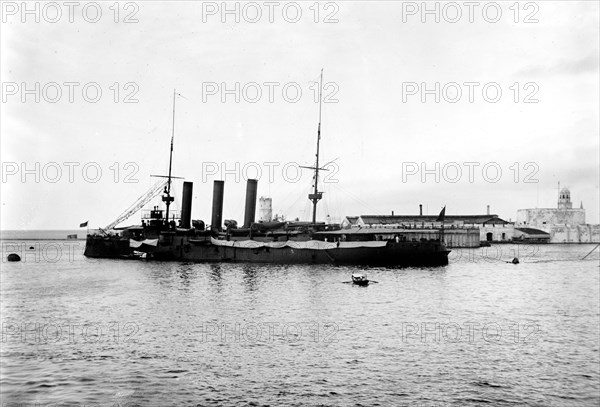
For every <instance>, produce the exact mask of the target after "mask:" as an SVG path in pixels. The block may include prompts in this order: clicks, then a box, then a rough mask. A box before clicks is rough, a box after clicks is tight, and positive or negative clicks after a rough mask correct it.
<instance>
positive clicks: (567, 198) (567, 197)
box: [558, 188, 573, 209]
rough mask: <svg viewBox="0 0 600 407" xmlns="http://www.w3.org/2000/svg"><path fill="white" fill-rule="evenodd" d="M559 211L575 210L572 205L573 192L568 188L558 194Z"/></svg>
mask: <svg viewBox="0 0 600 407" xmlns="http://www.w3.org/2000/svg"><path fill="white" fill-rule="evenodd" d="M558 209H573V204H572V203H571V191H569V190H568V189H567V188H563V189H561V190H560V192H559V193H558Z"/></svg>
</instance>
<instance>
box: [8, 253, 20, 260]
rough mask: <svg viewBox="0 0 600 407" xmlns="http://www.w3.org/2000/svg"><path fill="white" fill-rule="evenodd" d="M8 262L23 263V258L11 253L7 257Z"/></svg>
mask: <svg viewBox="0 0 600 407" xmlns="http://www.w3.org/2000/svg"><path fill="white" fill-rule="evenodd" d="M6 260H8V261H21V256H19V255H18V254H17V253H11V254H9V255H8V256H6Z"/></svg>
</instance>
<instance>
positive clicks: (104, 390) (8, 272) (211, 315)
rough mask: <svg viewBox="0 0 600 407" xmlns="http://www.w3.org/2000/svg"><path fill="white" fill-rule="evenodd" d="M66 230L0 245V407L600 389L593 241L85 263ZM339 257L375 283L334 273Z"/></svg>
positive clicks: (463, 400)
mask: <svg viewBox="0 0 600 407" xmlns="http://www.w3.org/2000/svg"><path fill="white" fill-rule="evenodd" d="M11 245H12V246H11ZM83 245H84V242H80V241H75V242H73V241H37V242H36V241H30V240H27V241H10V242H9V241H3V242H2V247H3V253H2V254H3V262H2V271H1V314H2V361H1V378H0V380H1V383H0V386H1V392H2V403H3V405H4V404H6V403H22V405H46V404H59V405H60V404H69V405H112V406H117V405H118V406H122V405H138V404H139V405H154V406H162V405H203V406H204V405H239V404H251V405H286V406H288V405H339V406H350V405H382V406H389V405H410V406H413V405H415V406H417V405H424V406H429V405H431V406H437V405H457V406H463V405H532V406H534V405H535V406H564V405H575V406H595V405H598V404H599V403H600V394H599V392H600V389H599V386H600V385H599V383H600V372H599V369H600V367H599V366H600V358H599V334H600V333H599V322H600V315H599V287H600V281H599V270H600V269H599V266H598V264H599V261H598V249H596V251H595V252H594V253H593V254H592V255H590V256H589V257H588V258H587V259H586V260H582V258H583V257H584V256H585V255H586V254H587V253H588V252H589V251H591V250H592V249H593V247H594V245H547V246H539V247H534V246H530V247H524V246H512V245H498V246H493V247H491V248H487V249H477V250H462V251H461V250H455V251H453V253H452V255H451V260H450V261H451V264H450V265H448V266H446V267H440V268H406V269H387V268H370V269H359V268H348V267H326V266H273V265H243V264H213V265H206V264H185V263H160V262H145V261H118V260H89V259H86V258H84V257H83V256H82V250H83ZM30 247H33V249H29V248H30ZM18 250H22V252H21V253H20V254H21V256H22V257H23V261H22V262H20V263H8V262H6V261H5V258H6V254H7V253H8V252H11V251H12V252H18ZM515 255H517V256H518V257H519V258H520V260H521V263H520V264H518V265H513V264H508V263H506V261H508V260H510V259H512V258H513V257H514V256H515ZM356 271H363V272H367V273H368V276H369V278H370V279H372V280H377V281H378V283H377V284H372V285H370V286H368V287H357V286H353V285H352V284H347V283H345V282H347V281H348V280H349V279H350V274H351V273H352V272H356ZM19 405H21V404H19Z"/></svg>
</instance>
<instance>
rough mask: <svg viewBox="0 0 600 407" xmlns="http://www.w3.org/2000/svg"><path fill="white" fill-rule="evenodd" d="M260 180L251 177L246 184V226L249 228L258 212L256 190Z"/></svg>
mask: <svg viewBox="0 0 600 407" xmlns="http://www.w3.org/2000/svg"><path fill="white" fill-rule="evenodd" d="M257 185H258V181H257V180H255V179H249V180H248V183H247V184H246V210H245V212H244V227H245V228H249V227H250V226H251V225H252V224H253V223H254V215H255V214H256V190H257Z"/></svg>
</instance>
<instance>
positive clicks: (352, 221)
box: [346, 216, 358, 225]
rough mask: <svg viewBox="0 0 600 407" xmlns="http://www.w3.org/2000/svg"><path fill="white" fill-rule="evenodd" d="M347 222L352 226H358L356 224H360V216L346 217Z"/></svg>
mask: <svg viewBox="0 0 600 407" xmlns="http://www.w3.org/2000/svg"><path fill="white" fill-rule="evenodd" d="M346 220H347V221H348V223H350V224H351V225H356V222H358V216H346Z"/></svg>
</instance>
